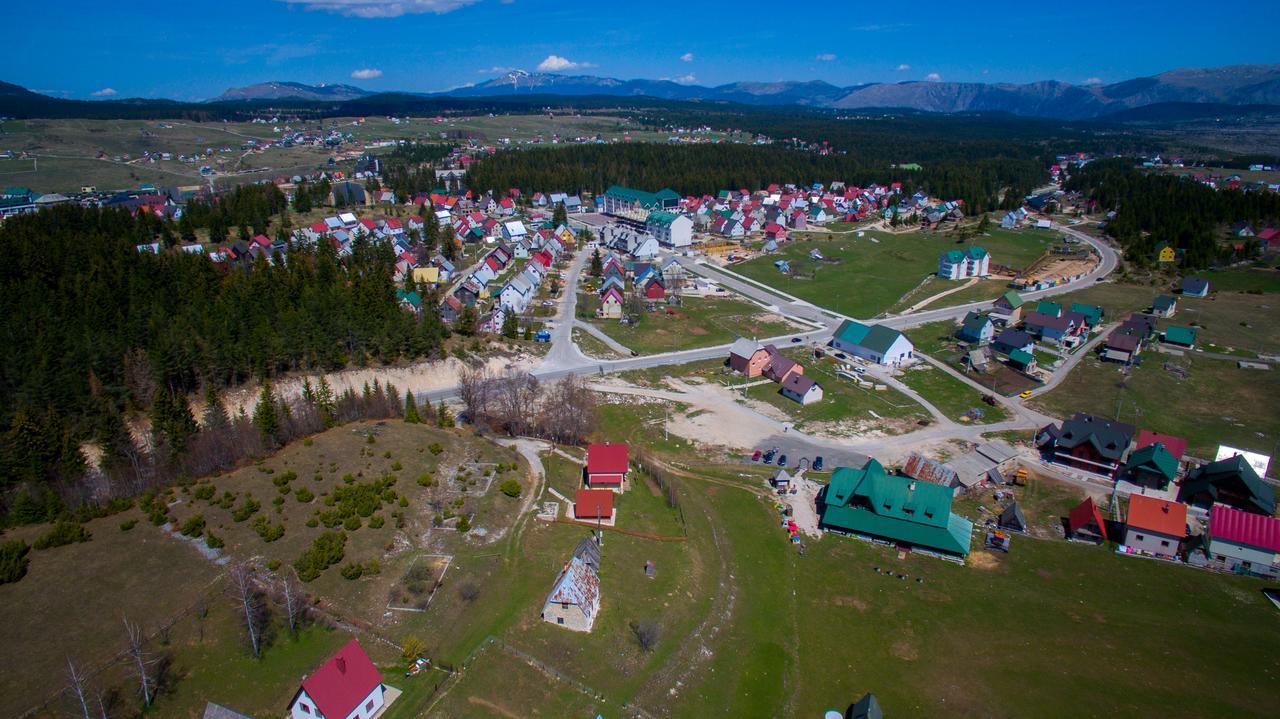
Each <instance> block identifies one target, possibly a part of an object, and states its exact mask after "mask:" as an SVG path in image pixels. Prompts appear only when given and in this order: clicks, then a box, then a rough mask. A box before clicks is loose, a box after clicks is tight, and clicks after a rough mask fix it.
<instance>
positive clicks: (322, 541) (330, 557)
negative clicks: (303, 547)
mask: <svg viewBox="0 0 1280 719" xmlns="http://www.w3.org/2000/svg"><path fill="white" fill-rule="evenodd" d="M346 545H347V535H346V534H344V533H343V532H325V533H323V534H321V535H320V536H319V537H316V539H315V541H314V542H312V543H311V548H310V549H308V550H307V551H306V552H304V553H303V554H302V556H301V557H299V558H298V560H297V561H296V562H294V563H293V568H294V569H296V570H298V579H301V580H302V581H304V582H310V581H311V580H313V579H315V578H316V577H318V576H320V573H321V572H323V571H324V570H326V569H328V568H329V567H332V566H333V565H335V564H337V563H338V562H341V561H342V557H343V556H344V555H345V554H346Z"/></svg>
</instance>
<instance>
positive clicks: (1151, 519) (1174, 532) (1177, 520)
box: [1124, 494, 1187, 559]
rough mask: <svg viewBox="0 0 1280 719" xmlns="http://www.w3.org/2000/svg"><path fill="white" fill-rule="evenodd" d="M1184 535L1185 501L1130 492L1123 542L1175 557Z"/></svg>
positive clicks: (1144, 551)
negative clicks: (1183, 502) (1174, 500)
mask: <svg viewBox="0 0 1280 719" xmlns="http://www.w3.org/2000/svg"><path fill="white" fill-rule="evenodd" d="M1186 536H1187V505H1185V504H1180V503H1178V502H1171V501H1169V500H1167V499H1160V498H1157V497H1148V496H1146V495H1145V494H1131V495H1129V511H1128V515H1127V516H1126V518H1125V528H1124V544H1125V546H1126V547H1128V548H1129V549H1130V550H1133V551H1135V552H1137V553H1140V554H1150V555H1154V556H1157V557H1161V558H1164V559H1176V558H1177V557H1178V548H1179V546H1180V545H1181V544H1182V540H1183V539H1186Z"/></svg>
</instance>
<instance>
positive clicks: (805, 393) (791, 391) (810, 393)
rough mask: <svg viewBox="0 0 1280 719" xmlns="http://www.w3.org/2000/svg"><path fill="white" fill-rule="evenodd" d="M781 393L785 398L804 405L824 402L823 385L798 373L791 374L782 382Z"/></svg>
mask: <svg viewBox="0 0 1280 719" xmlns="http://www.w3.org/2000/svg"><path fill="white" fill-rule="evenodd" d="M779 391H780V392H781V393H782V396H783V397H786V398H787V399H789V400H791V401H793V402H799V403H800V404H802V405H808V404H813V403H814V402H821V401H822V385H820V384H818V383H817V382H814V381H813V380H812V379H810V378H808V377H806V376H804V375H802V374H798V373H793V374H790V375H788V376H787V378H786V379H784V380H782V389H780V390H779Z"/></svg>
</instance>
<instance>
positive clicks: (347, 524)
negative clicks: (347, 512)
mask: <svg viewBox="0 0 1280 719" xmlns="http://www.w3.org/2000/svg"><path fill="white" fill-rule="evenodd" d="M342 528H343V529H345V530H347V531H348V532H354V531H356V530H357V529H359V528H360V518H359V517H357V516H355V515H354V514H353V515H351V516H350V517H347V518H346V519H345V520H343V522H342Z"/></svg>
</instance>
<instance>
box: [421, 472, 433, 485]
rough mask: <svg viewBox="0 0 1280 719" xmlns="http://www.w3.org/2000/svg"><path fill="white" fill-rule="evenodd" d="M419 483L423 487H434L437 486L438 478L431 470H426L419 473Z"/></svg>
mask: <svg viewBox="0 0 1280 719" xmlns="http://www.w3.org/2000/svg"><path fill="white" fill-rule="evenodd" d="M418 484H419V485H420V486H423V487H434V486H436V478H435V477H433V476H431V473H430V472H424V473H423V474H420V475H418Z"/></svg>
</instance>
